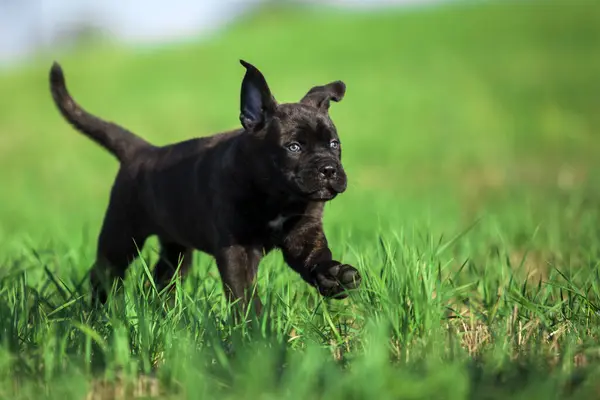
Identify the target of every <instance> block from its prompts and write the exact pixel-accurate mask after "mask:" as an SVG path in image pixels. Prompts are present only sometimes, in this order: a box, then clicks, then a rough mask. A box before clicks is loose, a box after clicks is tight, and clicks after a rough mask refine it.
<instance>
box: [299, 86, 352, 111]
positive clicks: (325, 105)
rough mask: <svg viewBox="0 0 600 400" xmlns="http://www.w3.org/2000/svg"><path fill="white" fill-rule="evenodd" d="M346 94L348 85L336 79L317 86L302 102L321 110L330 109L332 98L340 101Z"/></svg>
mask: <svg viewBox="0 0 600 400" xmlns="http://www.w3.org/2000/svg"><path fill="white" fill-rule="evenodd" d="M345 94H346V85H345V84H344V82H342V81H335V82H331V83H328V84H327V85H324V86H315V87H313V88H312V89H310V90H309V91H308V93H306V95H305V96H304V97H303V98H302V100H300V103H302V104H307V105H310V106H313V107H316V108H318V109H320V110H323V111H327V110H329V102H330V101H331V100H333V101H335V102H338V101H340V100H342V99H343V98H344V95H345Z"/></svg>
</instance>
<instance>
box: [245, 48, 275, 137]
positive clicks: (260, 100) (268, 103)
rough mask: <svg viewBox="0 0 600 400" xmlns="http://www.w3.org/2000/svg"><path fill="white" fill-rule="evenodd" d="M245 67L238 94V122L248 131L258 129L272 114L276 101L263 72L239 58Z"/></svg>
mask: <svg viewBox="0 0 600 400" xmlns="http://www.w3.org/2000/svg"><path fill="white" fill-rule="evenodd" d="M240 64H242V65H243V66H244V67H245V68H246V74H245V75H244V80H243V81H242V92H241V96H240V122H241V123H242V126H243V127H244V129H246V130H247V131H249V132H252V131H255V130H258V129H260V128H261V127H262V126H263V125H264V123H265V122H266V120H267V119H268V118H269V117H270V116H272V115H273V113H274V112H275V108H276V107H277V102H276V101H275V98H274V97H273V95H272V94H271V91H270V90H269V86H268V85H267V81H266V80H265V77H264V76H263V74H262V73H261V72H260V71H259V70H258V68H256V67H255V66H254V65H252V64H250V63H248V62H246V61H244V60H240Z"/></svg>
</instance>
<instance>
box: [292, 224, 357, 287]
mask: <svg viewBox="0 0 600 400" xmlns="http://www.w3.org/2000/svg"><path fill="white" fill-rule="evenodd" d="M281 249H282V251H283V257H284V259H285V261H286V262H287V263H288V265H289V266H290V267H292V268H293V269H294V270H295V271H296V272H298V273H299V274H300V276H302V278H303V279H304V280H305V281H306V282H308V283H309V284H311V285H312V286H314V287H316V288H317V289H318V290H319V293H321V295H323V296H325V297H332V298H335V299H343V298H345V297H347V296H348V294H347V293H346V292H345V291H346V290H347V289H355V288H357V287H358V286H359V285H360V282H361V277H360V274H359V273H358V270H357V269H356V268H354V267H353V266H351V265H347V264H342V263H340V262H339V261H336V260H333V259H332V256H331V250H330V249H329V246H328V244H327V238H326V237H325V233H324V232H323V228H322V226H321V222H320V221H316V220H315V221H301V222H300V223H298V224H296V226H294V228H293V229H292V230H291V231H289V232H286V234H285V236H284V239H283V243H282V246H281Z"/></svg>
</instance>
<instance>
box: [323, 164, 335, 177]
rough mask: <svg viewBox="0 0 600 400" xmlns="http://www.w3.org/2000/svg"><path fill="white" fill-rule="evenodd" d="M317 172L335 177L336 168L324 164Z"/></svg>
mask: <svg viewBox="0 0 600 400" xmlns="http://www.w3.org/2000/svg"><path fill="white" fill-rule="evenodd" d="M319 172H320V173H321V175H323V176H324V177H325V178H327V179H331V178H333V177H335V175H336V174H337V168H336V167H334V166H333V165H324V166H322V167H321V168H319Z"/></svg>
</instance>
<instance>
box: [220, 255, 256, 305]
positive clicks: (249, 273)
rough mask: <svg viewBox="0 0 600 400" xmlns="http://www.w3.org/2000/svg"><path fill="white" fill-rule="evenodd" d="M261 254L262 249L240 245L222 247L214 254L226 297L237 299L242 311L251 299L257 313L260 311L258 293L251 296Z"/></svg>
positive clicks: (232, 299) (231, 299)
mask: <svg viewBox="0 0 600 400" xmlns="http://www.w3.org/2000/svg"><path fill="white" fill-rule="evenodd" d="M262 256H263V253H262V249H260V248H254V247H248V246H240V245H231V246H226V247H223V248H221V250H219V252H218V254H217V255H216V261H217V267H218V269H219V274H220V275H221V279H222V281H223V289H224V290H225V294H226V296H227V299H228V300H229V301H230V302H233V301H236V300H238V301H239V305H240V306H241V308H242V310H243V311H245V310H246V308H247V306H248V304H249V303H250V301H251V300H253V303H254V307H255V310H256V313H257V314H259V313H260V312H261V309H262V303H261V301H260V299H259V298H258V295H256V294H255V295H254V296H253V293H252V289H253V288H252V285H253V284H254V281H255V278H256V273H257V272H258V264H259V263H260V260H261V259H262Z"/></svg>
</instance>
